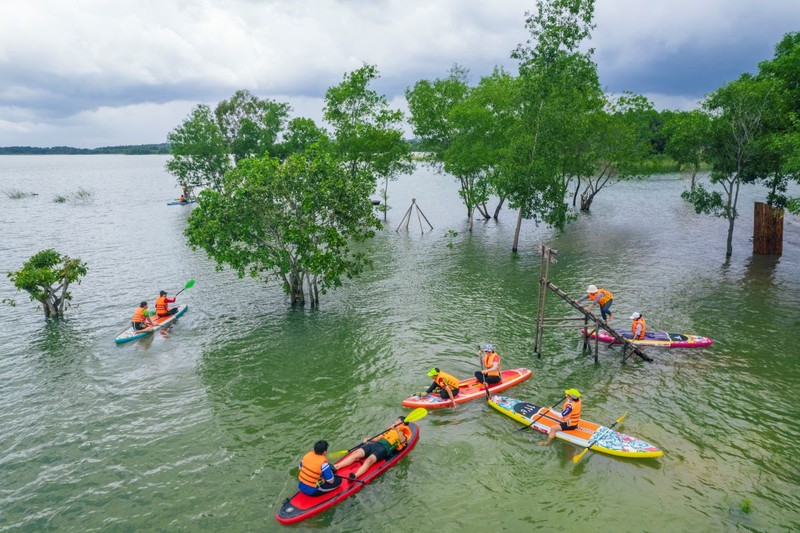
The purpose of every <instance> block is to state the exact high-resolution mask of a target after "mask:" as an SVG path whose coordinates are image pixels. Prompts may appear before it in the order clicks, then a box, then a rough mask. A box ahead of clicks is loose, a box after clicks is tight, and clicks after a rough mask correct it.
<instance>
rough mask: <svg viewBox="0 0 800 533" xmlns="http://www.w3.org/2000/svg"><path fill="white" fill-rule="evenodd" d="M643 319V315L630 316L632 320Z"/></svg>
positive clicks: (634, 314)
mask: <svg viewBox="0 0 800 533" xmlns="http://www.w3.org/2000/svg"><path fill="white" fill-rule="evenodd" d="M641 317H642V315H641V313H633V314H632V315H631V316H630V319H631V320H636V319H637V318H641Z"/></svg>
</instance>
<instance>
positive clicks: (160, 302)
mask: <svg viewBox="0 0 800 533" xmlns="http://www.w3.org/2000/svg"><path fill="white" fill-rule="evenodd" d="M176 299H177V298H167V291H161V292H159V293H158V298H156V316H159V317H162V316H170V315H174V314H175V313H177V312H178V308H177V307H173V308H172V309H170V308H169V304H171V303H174V302H175V300H176Z"/></svg>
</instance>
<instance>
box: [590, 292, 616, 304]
mask: <svg viewBox="0 0 800 533" xmlns="http://www.w3.org/2000/svg"><path fill="white" fill-rule="evenodd" d="M598 298H599V300H598ZM613 298H614V295H613V294H611V293H610V292H608V291H607V290H605V289H597V292H596V293H594V294H590V295H589V299H590V300H591V301H593V302H594V301H595V300H597V305H605V304H606V302H607V301H609V300H612V299H613Z"/></svg>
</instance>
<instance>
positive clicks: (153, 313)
mask: <svg viewBox="0 0 800 533" xmlns="http://www.w3.org/2000/svg"><path fill="white" fill-rule="evenodd" d="M144 316H156V310H155V309H148V310H147V311H145V312H144Z"/></svg>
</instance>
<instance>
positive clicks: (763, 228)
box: [753, 202, 783, 255]
mask: <svg viewBox="0 0 800 533" xmlns="http://www.w3.org/2000/svg"><path fill="white" fill-rule="evenodd" d="M754 207H755V213H754V216H753V253H754V254H758V255H781V254H783V209H776V208H773V207H772V206H770V205H769V204H765V203H764V202H756V203H755V205H754Z"/></svg>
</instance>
